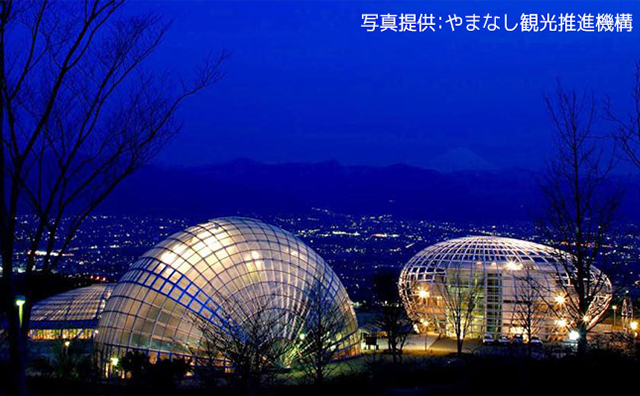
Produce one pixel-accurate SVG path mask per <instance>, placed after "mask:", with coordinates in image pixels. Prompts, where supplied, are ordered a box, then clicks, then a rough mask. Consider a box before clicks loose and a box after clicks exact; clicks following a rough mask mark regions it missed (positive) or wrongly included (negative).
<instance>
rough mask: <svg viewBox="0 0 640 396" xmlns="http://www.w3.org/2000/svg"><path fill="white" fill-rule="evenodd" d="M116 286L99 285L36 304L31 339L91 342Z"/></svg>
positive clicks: (58, 295)
mask: <svg viewBox="0 0 640 396" xmlns="http://www.w3.org/2000/svg"><path fill="white" fill-rule="evenodd" d="M114 287H115V284H110V283H105V284H97V285H92V286H87V287H81V288H79V289H73V290H69V291H67V292H64V293H60V294H56V295H55V296H52V297H49V298H46V299H44V300H42V301H40V302H38V303H36V304H34V306H33V309H32V311H31V320H30V327H31V331H30V332H29V337H30V338H31V339H33V340H54V339H60V338H65V339H91V338H93V336H94V333H95V329H96V327H97V326H98V320H99V318H100V315H101V314H102V311H103V310H104V307H105V305H106V301H107V299H109V296H110V295H111V292H112V291H113V288H114Z"/></svg>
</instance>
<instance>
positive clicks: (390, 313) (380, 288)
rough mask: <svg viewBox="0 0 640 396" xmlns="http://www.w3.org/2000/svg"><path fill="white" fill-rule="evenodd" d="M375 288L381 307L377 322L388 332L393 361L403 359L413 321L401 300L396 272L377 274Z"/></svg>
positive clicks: (378, 304)
mask: <svg viewBox="0 0 640 396" xmlns="http://www.w3.org/2000/svg"><path fill="white" fill-rule="evenodd" d="M374 290H375V292H376V298H377V304H376V305H377V306H378V309H379V313H378V314H377V318H376V324H377V325H378V327H380V329H381V330H382V331H383V332H384V333H385V334H386V336H387V344H388V349H389V352H390V353H391V356H392V358H393V361H394V362H397V361H398V360H402V353H403V350H404V344H405V343H406V341H407V337H408V336H409V334H411V333H412V332H413V322H412V321H411V319H409V316H408V315H407V312H406V310H405V309H404V306H403V305H402V301H401V300H400V293H399V291H398V284H397V276H396V275H395V274H392V273H384V274H379V275H378V276H376V278H375V285H374Z"/></svg>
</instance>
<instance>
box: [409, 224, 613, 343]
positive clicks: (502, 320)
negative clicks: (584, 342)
mask: <svg viewBox="0 0 640 396" xmlns="http://www.w3.org/2000/svg"><path fill="white" fill-rule="evenodd" d="M568 262H570V256H569V255H568V254H567V253H564V252H559V251H557V250H555V249H553V248H551V247H548V246H544V245H540V244H536V243H532V242H527V241H521V240H516V239H510V238H499V237H492V236H477V237H466V238H459V239H452V240H449V241H445V242H442V243H438V244H436V245H433V246H430V247H428V248H426V249H424V250H422V251H421V252H419V253H418V254H416V255H415V256H414V257H413V258H412V259H411V260H410V261H409V262H408V263H407V264H406V265H405V267H404V268H403V270H402V272H401V275H400V280H399V284H398V286H399V290H400V295H401V298H402V301H403V304H404V306H405V308H406V310H407V313H408V314H409V316H410V317H411V318H412V319H413V320H415V321H416V322H418V323H420V325H419V326H418V328H419V329H420V330H421V331H424V330H426V329H431V330H435V331H438V332H439V333H441V334H445V335H448V336H455V331H454V330H455V325H456V319H460V318H461V321H462V323H463V326H462V327H464V328H465V329H466V335H467V336H470V337H478V336H481V335H482V334H484V333H491V334H494V335H499V334H523V335H527V334H528V333H529V332H530V333H531V334H532V335H538V336H540V337H542V338H545V339H549V338H552V337H558V338H562V337H564V336H565V335H566V334H567V331H568V330H569V328H571V327H572V326H575V324H576V320H578V319H577V318H575V316H576V315H575V313H574V312H573V309H572V302H575V301H577V298H574V297H575V293H574V292H573V290H572V286H571V285H570V284H569V279H570V277H569V276H568V275H567V272H566V270H565V269H566V268H567V266H566V264H567V263H568ZM591 283H592V285H594V287H596V286H595V285H597V293H594V294H595V298H594V299H593V302H592V303H591V305H590V307H589V310H588V314H587V315H586V316H585V317H584V318H582V320H584V321H585V322H586V323H587V325H588V326H593V325H595V324H596V323H597V322H598V319H599V318H600V316H602V314H603V313H604V311H605V310H606V308H607V307H608V305H609V303H610V301H611V295H612V287H611V282H610V281H609V279H608V278H607V277H606V275H604V274H603V273H601V272H600V271H599V270H598V269H597V268H593V267H592V268H591ZM469 307H471V309H470V311H471V312H470V313H469V314H468V315H466V313H467V312H468V311H469Z"/></svg>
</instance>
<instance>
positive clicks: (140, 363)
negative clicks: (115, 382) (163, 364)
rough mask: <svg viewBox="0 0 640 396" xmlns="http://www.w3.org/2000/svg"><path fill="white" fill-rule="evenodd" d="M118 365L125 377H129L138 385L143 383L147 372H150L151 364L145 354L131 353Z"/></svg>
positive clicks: (140, 352)
mask: <svg viewBox="0 0 640 396" xmlns="http://www.w3.org/2000/svg"><path fill="white" fill-rule="evenodd" d="M118 365H119V366H120V369H121V370H122V372H123V373H124V375H125V377H127V376H129V377H130V379H131V382H132V383H133V384H134V385H136V384H138V383H140V382H141V381H142V379H143V377H144V376H145V374H146V373H147V371H149V367H151V362H150V361H149V356H148V355H147V354H146V353H145V352H142V351H129V352H127V353H126V354H125V355H124V356H123V357H122V358H121V359H120V362H119V363H118Z"/></svg>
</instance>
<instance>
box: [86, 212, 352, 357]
mask: <svg viewBox="0 0 640 396" xmlns="http://www.w3.org/2000/svg"><path fill="white" fill-rule="evenodd" d="M318 283H319V284H321V285H322V288H323V289H324V290H325V291H326V292H327V294H328V295H330V298H331V300H332V302H333V303H332V304H333V307H334V310H335V312H338V313H339V314H340V316H341V318H342V319H341V320H342V324H341V326H342V329H341V330H342V331H341V333H340V334H341V339H340V340H337V344H336V345H337V348H339V349H340V353H339V354H341V355H342V356H345V355H349V354H353V353H355V351H356V349H357V339H356V337H355V333H356V331H357V322H356V317H355V314H354V311H353V308H352V307H351V302H350V300H349V297H348V295H347V292H346V290H345V288H344V286H343V285H342V283H341V282H340V280H339V279H338V277H337V275H336V274H335V273H334V272H333V270H332V269H331V268H330V267H329V265H328V264H327V263H326V262H325V261H324V260H323V259H322V257H320V256H319V255H318V254H317V253H316V252H314V251H313V250H312V249H311V248H309V247H308V246H306V245H305V244H304V243H303V242H302V241H300V240H299V239H298V238H296V237H295V236H294V235H292V234H291V233H289V232H286V231H284V230H282V229H280V228H278V227H275V226H272V225H268V224H265V223H262V222H260V221H258V220H253V219H248V218H240V217H228V218H219V219H214V220H211V221H210V222H208V223H204V224H199V225H196V226H193V227H190V228H187V229H186V230H184V231H182V232H179V233H176V234H174V235H172V236H170V237H169V238H167V239H165V240H164V241H162V242H160V243H159V244H158V245H156V246H155V247H154V248H152V249H151V250H149V251H148V252H146V253H145V254H143V255H142V257H140V258H139V259H138V260H137V261H136V262H135V263H134V264H133V265H132V266H131V268H130V269H129V270H128V271H127V272H126V273H125V274H124V276H123V277H122V278H121V279H120V281H119V282H118V285H117V286H116V288H115V290H114V292H113V295H112V296H111V298H110V299H109V301H108V302H107V306H106V308H105V311H104V314H103V315H102V318H101V320H100V324H99V327H98V330H99V333H98V335H97V337H96V343H97V344H98V346H97V349H98V353H101V354H102V356H103V358H104V359H108V358H109V357H111V356H121V355H123V354H125V353H126V352H127V351H128V350H132V349H135V350H142V351H145V352H147V353H149V354H150V355H151V357H152V358H163V357H169V356H172V355H178V356H185V355H193V354H194V350H197V349H198V347H199V346H200V345H201V343H202V341H203V340H202V338H203V336H202V333H201V330H200V329H201V328H199V327H198V325H197V323H195V322H194V317H197V318H200V319H204V320H206V321H208V322H209V323H212V324H214V325H215V326H223V325H224V324H228V323H238V324H242V323H244V322H245V321H247V320H249V319H250V318H252V317H254V316H255V315H256V312H257V311H258V310H260V307H261V305H262V304H264V303H265V302H269V303H270V307H271V308H273V309H275V310H278V311H279V312H281V313H282V316H281V319H280V320H279V324H278V326H277V328H278V330H277V331H278V332H279V334H280V337H282V338H283V339H288V340H296V339H298V337H299V336H300V335H301V334H302V333H303V332H304V331H305V330H304V329H305V321H306V319H307V318H306V317H305V316H306V315H308V311H307V310H306V309H305V307H306V305H307V302H308V299H309V293H310V290H311V288H312V287H313V285H314V284H318Z"/></svg>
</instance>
